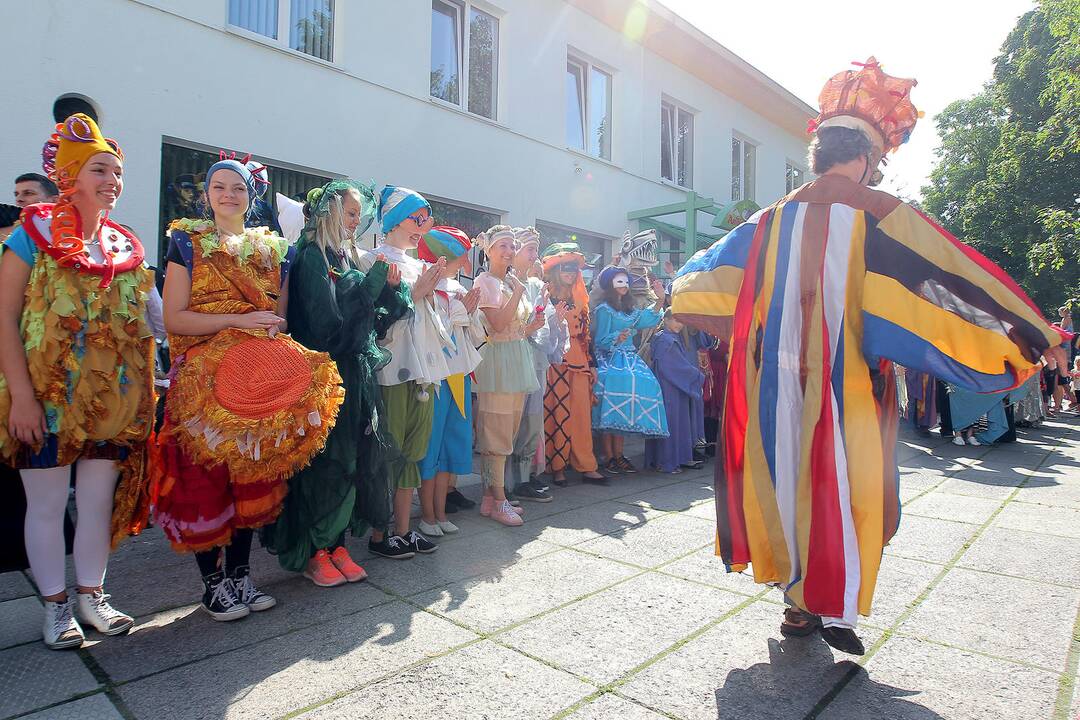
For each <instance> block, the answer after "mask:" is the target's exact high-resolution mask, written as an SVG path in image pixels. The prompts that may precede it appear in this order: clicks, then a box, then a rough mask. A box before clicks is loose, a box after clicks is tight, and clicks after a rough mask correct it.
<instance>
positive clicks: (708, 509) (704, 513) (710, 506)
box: [682, 500, 716, 527]
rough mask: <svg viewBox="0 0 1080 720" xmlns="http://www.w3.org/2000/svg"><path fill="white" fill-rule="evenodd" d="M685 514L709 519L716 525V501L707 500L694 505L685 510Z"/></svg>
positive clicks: (683, 512)
mask: <svg viewBox="0 0 1080 720" xmlns="http://www.w3.org/2000/svg"><path fill="white" fill-rule="evenodd" d="M682 514H683V515H693V516H694V517H699V518H701V519H702V520H708V521H709V522H711V523H712V524H713V527H715V526H716V502H715V501H713V500H706V501H705V502H701V503H698V504H697V505H694V506H693V507H691V508H690V509H689V510H683V511H682Z"/></svg>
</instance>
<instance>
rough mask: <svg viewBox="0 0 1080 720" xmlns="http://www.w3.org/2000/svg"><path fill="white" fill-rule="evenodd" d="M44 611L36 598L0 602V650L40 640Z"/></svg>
mask: <svg viewBox="0 0 1080 720" xmlns="http://www.w3.org/2000/svg"><path fill="white" fill-rule="evenodd" d="M43 620H44V610H43V606H42V604H41V601H40V600H38V599H37V597H36V596H32V597H24V598H17V599H15V600H6V601H4V602H0V649H3V648H8V647H11V646H12V645H21V644H23V643H27V642H32V641H34V640H40V639H41V623H42V621H43Z"/></svg>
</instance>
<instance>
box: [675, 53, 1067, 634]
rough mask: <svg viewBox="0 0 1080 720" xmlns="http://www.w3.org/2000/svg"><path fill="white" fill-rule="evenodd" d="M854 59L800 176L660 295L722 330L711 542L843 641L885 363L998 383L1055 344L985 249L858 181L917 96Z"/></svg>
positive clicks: (881, 409) (890, 458)
mask: <svg viewBox="0 0 1080 720" xmlns="http://www.w3.org/2000/svg"><path fill="white" fill-rule="evenodd" d="M859 65H860V68H859V69H858V70H851V71H847V72H843V73H840V74H838V75H836V76H834V77H833V78H832V79H831V80H830V81H829V82H828V83H827V84H826V85H825V88H824V89H823V90H822V92H821V96H820V98H819V103H820V107H821V114H820V115H819V116H818V118H817V119H816V120H815V121H813V122H811V128H810V130H811V131H812V132H815V138H814V141H813V143H812V144H811V150H810V155H811V162H812V164H813V170H814V173H815V174H816V175H818V176H819V177H818V179H817V180H815V181H813V182H811V183H809V184H806V185H803V186H802V187H800V188H798V189H796V190H795V191H793V192H792V193H791V194H790V195H788V196H787V197H786V198H784V199H782V200H781V201H779V202H778V203H776V204H775V205H773V206H771V207H768V208H765V209H763V210H761V211H760V212H758V213H757V214H756V215H754V216H753V217H751V218H750V219H749V220H748V221H747V222H746V223H744V224H743V225H740V226H739V227H737V228H736V229H734V230H732V231H731V232H730V233H728V235H727V236H725V237H724V238H723V239H721V240H719V241H718V242H717V243H715V244H714V245H713V246H712V247H711V248H709V249H707V250H703V251H702V252H699V253H697V254H696V255H695V256H694V257H693V258H691V259H690V261H689V262H687V264H686V265H685V266H684V267H683V268H682V269H681V270H680V271H679V273H678V275H677V278H676V280H675V282H674V286H673V298H672V309H673V311H674V313H675V314H676V316H677V317H679V318H680V319H681V320H683V321H684V322H686V323H688V324H690V325H692V326H695V327H697V328H700V329H704V330H707V331H708V332H710V333H712V334H713V335H715V336H717V337H722V338H727V337H730V338H731V355H730V364H729V373H728V386H727V394H726V397H725V399H724V410H723V420H722V422H723V426H722V431H721V436H720V441H721V444H722V447H723V453H722V460H720V461H718V462H717V474H716V514H717V537H716V541H717V553H718V554H719V555H720V556H721V557H722V558H723V560H724V563H725V565H726V566H727V568H728V570H729V571H740V570H743V569H745V568H746V567H747V565H751V566H752V568H753V573H754V578H755V580H756V581H757V582H759V583H767V584H772V585H776V586H778V587H780V588H781V589H782V590H783V591H784V592H785V596H786V599H787V602H788V604H789V605H790V607H789V608H788V609H787V611H786V612H785V618H784V622H783V624H782V626H781V629H782V630H783V631H784V632H786V633H789V634H803V635H805V634H810V633H812V632H814V631H816V630H818V629H819V628H820V630H821V634H822V637H823V638H824V639H825V641H826V642H828V643H829V644H830V645H831V646H833V647H835V648H837V649H839V650H842V651H844V652H848V653H852V654H862V653H863V646H862V643H861V642H860V641H859V638H858V636H857V635H856V634H855V632H854V628H855V624H856V620H857V616H858V615H860V614H861V615H869V613H870V607H871V601H872V599H873V596H874V585H875V583H876V580H877V574H878V568H879V565H880V562H881V555H882V549H883V548H884V546H885V545H886V544H887V543H888V542H889V540H890V538H892V536H893V534H894V533H895V532H896V529H897V526H898V524H899V520H900V501H899V497H898V494H897V491H898V487H897V469H896V461H895V457H894V449H895V444H896V429H897V406H896V397H895V388H896V385H895V382H894V378H893V367H892V363H893V362H896V363H899V364H901V365H903V366H905V367H907V368H910V369H911V370H914V371H920V372H925V373H928V374H931V375H934V376H936V377H939V378H942V379H943V380H946V381H947V382H951V383H954V384H956V385H959V386H961V387H964V388H967V389H970V390H974V391H976V392H1000V391H1002V390H1006V389H1009V388H1013V387H1016V386H1017V385H1019V384H1020V383H1022V382H1024V380H1026V379H1027V378H1028V377H1029V376H1030V375H1031V374H1032V373H1034V372H1035V371H1036V369H1037V368H1038V363H1039V358H1040V356H1041V355H1043V354H1050V353H1053V352H1056V349H1057V346H1058V345H1060V344H1061V337H1060V335H1059V333H1057V332H1056V331H1055V330H1053V329H1052V328H1051V327H1050V326H1049V325H1048V324H1047V323H1046V321H1045V320H1044V319H1043V317H1042V315H1041V314H1040V312H1039V311H1038V309H1037V308H1035V306H1034V305H1033V304H1032V302H1031V300H1029V299H1028V297H1027V295H1025V294H1024V292H1023V291H1022V290H1021V289H1020V288H1019V287H1018V286H1017V285H1016V283H1014V282H1013V281H1012V280H1011V279H1010V278H1009V277H1008V276H1007V275H1005V274H1004V273H1003V272H1002V271H1001V270H1000V269H999V268H998V267H996V266H995V265H994V264H993V263H991V262H990V261H988V260H987V259H986V258H984V257H983V256H981V255H980V254H979V253H978V252H976V251H975V250H973V249H972V248H969V247H967V246H965V245H963V244H961V243H960V242H959V241H958V240H956V239H955V238H953V237H952V236H951V235H949V234H948V233H947V232H945V231H944V230H943V229H942V228H940V227H939V226H937V225H936V224H935V223H934V222H933V221H931V220H930V219H929V218H927V217H925V216H923V215H922V214H920V213H919V211H918V210H916V209H915V208H913V207H911V206H909V205H907V204H905V203H903V202H901V201H900V200H898V199H896V198H894V197H892V196H891V195H888V194H886V193H883V192H879V191H876V190H872V189H870V188H869V187H867V186H868V185H870V184H876V183H875V182H874V181H875V180H878V179H880V173H878V172H877V166H878V163H879V162H880V161H881V159H882V157H883V156H884V154H885V153H887V152H890V151H892V150H895V149H896V148H897V147H898V146H899V145H900V144H902V143H903V142H904V141H906V140H907V137H908V135H909V134H910V131H911V129H912V128H913V127H914V125H915V122H916V120H917V118H918V115H919V114H918V111H917V110H916V109H915V107H914V106H913V105H912V103H911V100H910V98H909V91H910V89H911V88H912V87H913V86H914V85H915V81H914V80H901V79H898V78H893V77H890V76H889V75H886V74H885V73H884V72H883V71H882V69H881V67H880V65H879V64H878V63H877V62H876V61H875V60H874V59H873V58H870V59H869V60H868V61H867V62H866V63H865V64H861V63H860V64H859Z"/></svg>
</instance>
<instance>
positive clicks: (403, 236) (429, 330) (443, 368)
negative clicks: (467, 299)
mask: <svg viewBox="0 0 1080 720" xmlns="http://www.w3.org/2000/svg"><path fill="white" fill-rule="evenodd" d="M378 218H379V223H380V229H381V231H382V234H383V236H384V237H383V241H382V242H381V243H380V244H379V245H377V246H376V247H375V249H374V250H370V251H368V252H365V253H364V254H363V255H361V256H360V258H359V268H360V270H361V271H363V272H367V271H368V270H369V269H370V268H371V267H372V266H373V265H374V263H375V261H376V260H377V259H378V257H379V256H380V255H382V256H383V257H384V258H385V259H386V261H387V262H389V263H391V264H393V265H396V266H397V268H398V270H399V272H400V273H401V281H402V282H403V283H405V285H407V286H408V287H409V289H410V294H411V297H412V303H413V312H412V314H410V315H409V316H407V317H403V318H401V319H399V320H398V321H397V322H395V323H393V324H392V325H391V326H390V329H389V330H388V331H387V332H386V335H385V337H384V338H382V339H380V340H379V346H380V347H382V348H384V349H386V350H387V351H389V352H390V355H391V357H390V362H388V363H387V364H386V365H385V366H383V367H382V368H381V369H380V370H379V371H378V380H379V385H380V387H381V390H382V397H383V402H384V403H385V406H386V424H387V428H388V429H389V431H390V435H391V436H392V437H393V439H394V442H395V443H396V445H397V447H398V449H399V450H400V452H398V453H397V454H396V456H395V457H394V459H393V461H392V462H391V465H390V475H391V477H392V479H393V481H394V487H395V489H394V528H393V532H392V533H390V532H389V530H390V528H389V527H377V528H375V529H374V530H372V533H371V539H370V540H369V541H368V550H370V551H371V552H372V553H374V554H376V555H381V556H382V557H386V558H390V559H392V560H405V559H408V558H411V557H414V556H415V554H416V553H424V554H427V553H433V552H435V550H437V549H438V545H436V544H435V543H433V542H431V541H430V540H428V539H427V538H426V537H424V536H423V535H421V534H420V533H418V532H416V531H415V530H410V529H409V514H410V513H411V512H412V498H413V491H414V490H420V491H421V492H420V501H421V504H422V506H423V508H422V510H423V513H424V514H426V515H429V516H430V515H432V514H433V513H434V509H433V507H432V502H433V497H434V492H433V490H434V485H432V484H431V483H428V485H429V488H428V490H426V491H425V490H424V488H423V484H422V481H421V479H420V467H419V464H418V463H419V462H420V461H421V460H423V459H424V455H425V453H427V449H428V441H429V440H430V438H431V423H432V420H433V418H434V413H435V403H434V402H432V397H431V394H432V392H434V390H435V388H437V387H439V385H440V384H441V383H442V381H443V379H444V378H446V377H447V376H449V375H450V370H449V368H448V367H447V364H446V355H445V353H444V350H445V349H446V348H448V347H449V345H450V337H449V333H448V331H447V329H446V328H445V327H443V326H442V324H441V322H440V320H439V317H438V314H437V313H436V312H435V306H434V302H433V300H432V295H433V294H434V292H435V285H436V284H437V283H438V282H439V277H440V276H441V274H442V271H443V267H444V266H445V265H446V261H445V260H441V259H440V260H439V261H438V262H437V263H435V264H434V265H430V266H429V265H427V264H426V263H424V261H423V260H418V259H417V258H415V257H413V256H412V255H409V254H407V253H408V252H409V251H415V250H416V248H417V247H418V246H419V244H420V239H421V238H422V237H423V235H424V233H426V232H427V231H429V230H431V228H432V227H433V226H434V224H435V221H434V220H433V219H432V217H431V205H430V204H428V201H427V200H425V199H424V197H423V196H422V195H421V194H420V193H418V192H416V191H414V190H410V189H408V188H403V187H394V186H392V185H387V186H386V187H384V188H383V189H382V192H381V193H380V196H379V214H378Z"/></svg>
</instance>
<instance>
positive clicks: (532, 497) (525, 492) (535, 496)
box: [514, 483, 552, 503]
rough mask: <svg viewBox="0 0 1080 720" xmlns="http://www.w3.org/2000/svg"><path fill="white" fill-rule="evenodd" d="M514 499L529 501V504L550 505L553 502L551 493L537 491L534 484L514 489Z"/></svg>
mask: <svg viewBox="0 0 1080 720" xmlns="http://www.w3.org/2000/svg"><path fill="white" fill-rule="evenodd" d="M514 497H516V498H518V499H519V500H528V501H529V502H539V503H549V502H551V499H552V498H551V493H549V492H548V491H547V490H537V489H536V487H535V486H533V484H532V483H521V484H520V485H518V486H517V487H516V488H514Z"/></svg>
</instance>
